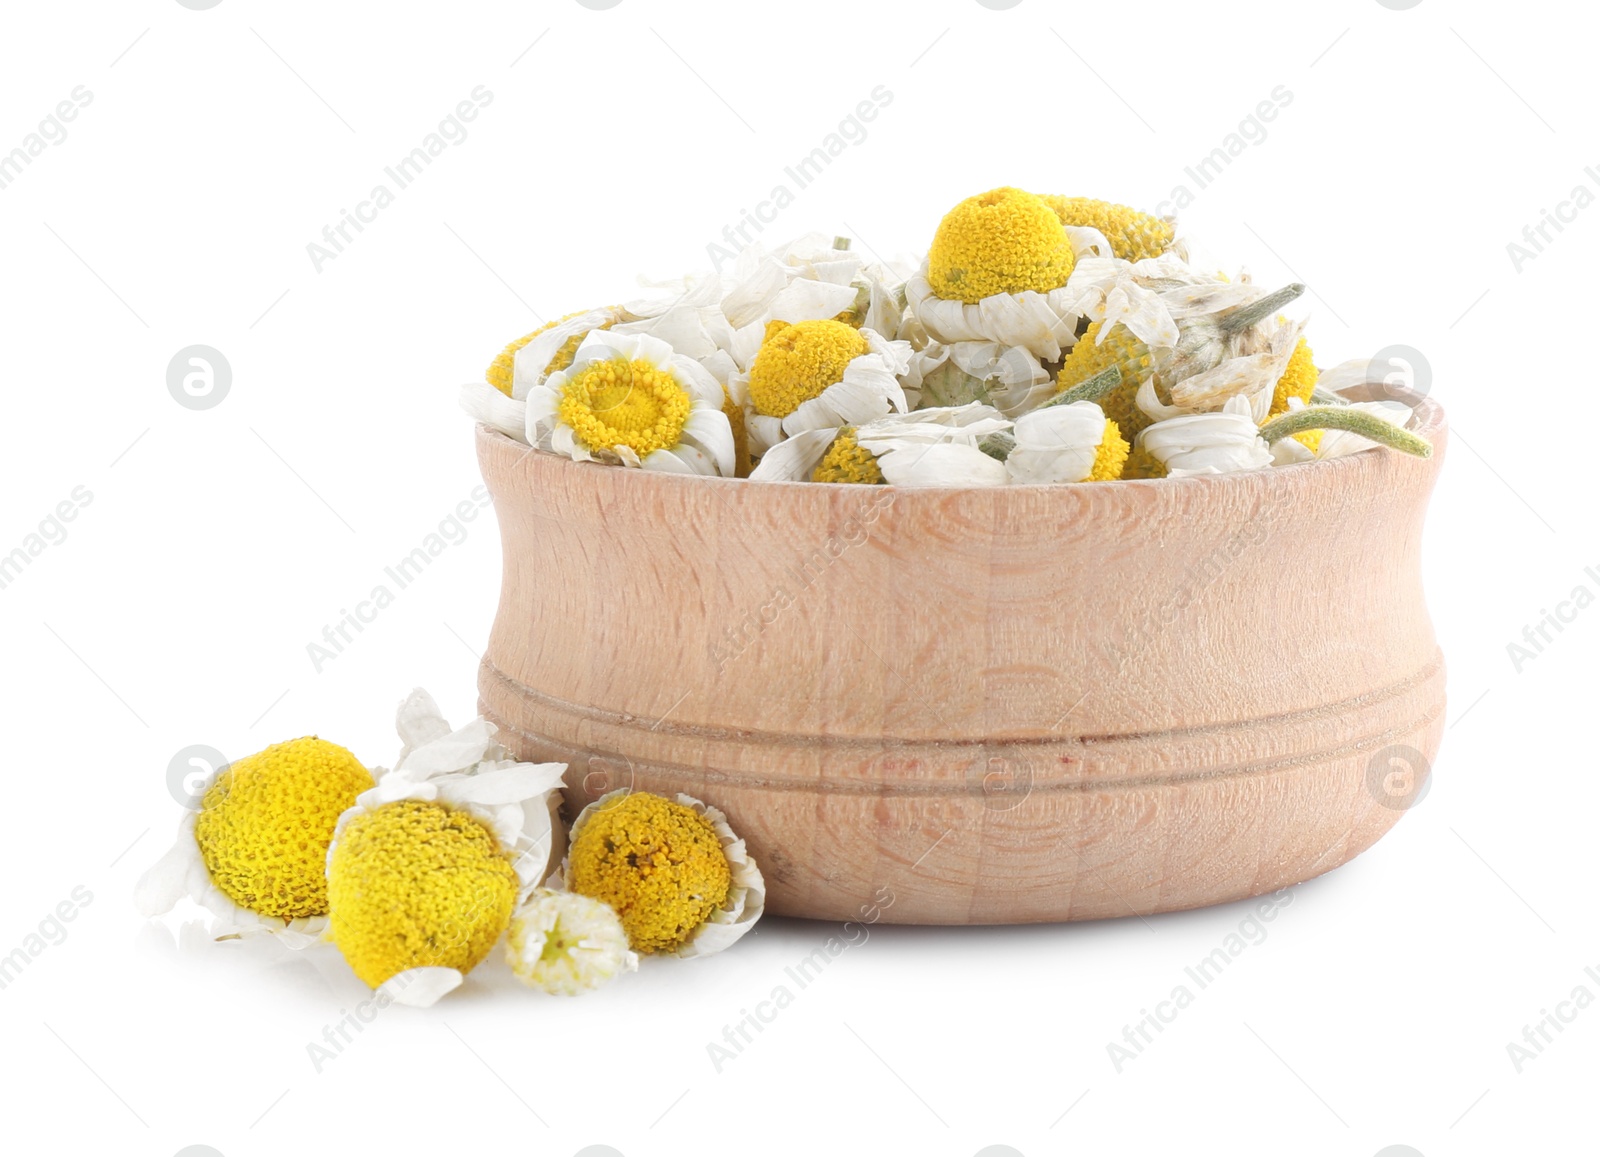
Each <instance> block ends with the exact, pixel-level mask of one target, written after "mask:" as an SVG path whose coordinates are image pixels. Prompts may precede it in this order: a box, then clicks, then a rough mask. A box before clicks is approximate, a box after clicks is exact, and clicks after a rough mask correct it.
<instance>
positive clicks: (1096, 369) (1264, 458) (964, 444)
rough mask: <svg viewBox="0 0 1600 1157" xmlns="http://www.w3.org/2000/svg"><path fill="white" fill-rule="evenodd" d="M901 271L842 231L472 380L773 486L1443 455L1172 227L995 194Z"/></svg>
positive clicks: (496, 402) (580, 428)
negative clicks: (1358, 396)
mask: <svg viewBox="0 0 1600 1157" xmlns="http://www.w3.org/2000/svg"><path fill="white" fill-rule="evenodd" d="M903 272H904V273H905V275H904V276H900V275H899V273H898V272H897V271H896V270H894V269H891V268H889V267H887V266H885V265H882V264H875V263H869V262H866V261H863V260H862V258H861V257H860V255H859V254H857V253H856V252H854V251H853V250H851V249H850V247H849V242H848V241H847V240H845V239H843V238H835V239H832V240H830V239H828V238H826V237H823V236H820V235H809V236H806V237H802V238H800V239H798V240H796V241H794V242H792V243H790V244H789V245H787V246H785V247H783V248H781V249H779V250H777V251H775V252H768V251H765V250H762V249H761V248H760V247H757V246H752V247H751V248H748V249H746V250H744V251H743V252H742V253H741V254H740V256H739V260H738V262H737V263H736V265H735V266H734V267H733V268H732V269H731V270H729V271H727V272H725V273H720V274H719V273H710V274H702V275H692V276H688V277H685V278H683V279H682V280H681V281H680V282H678V283H675V284H673V285H671V286H668V287H666V288H667V289H668V290H669V292H667V293H664V294H658V295H657V296H655V297H652V298H650V299H647V300H642V301H636V302H630V303H629V304H627V305H620V306H612V307H606V308H601V309H593V310H588V311H586V312H582V313H576V314H572V315H570V316H568V317H565V318H562V319H561V320H560V321H556V322H551V323H550V324H548V325H546V326H544V327H542V328H541V329H538V330H536V331H534V332H533V333H531V334H528V335H527V336H526V337H522V338H519V339H518V340H517V341H514V342H512V343H511V344H510V345H509V346H507V347H506V348H505V350H504V351H503V352H502V353H501V354H500V355H499V356H498V357H497V358H495V360H494V363H493V364H492V365H491V366H490V367H489V371H488V373H487V375H486V381H484V382H474V383H471V384H469V385H467V386H464V387H463V388H462V395H461V402H462V405H463V407H464V408H465V409H466V410H467V411H468V412H469V413H470V414H472V415H473V416H474V417H475V418H477V419H478V420H479V421H481V422H483V423H485V424H487V425H488V426H490V427H492V428H494V429H496V430H499V431H501V432H502V433H504V434H506V435H508V436H510V437H512V438H516V439H518V440H520V441H522V442H525V443H526V444H528V445H529V446H533V447H537V448H539V449H542V450H548V451H553V452H555V453H559V454H565V455H568V456H570V457H572V458H574V459H577V460H580V461H599V462H604V463H610V464H614V465H620V466H625V467H640V468H643V469H646V470H665V471H671V472H676V473H688V474H700V475H720V476H723V477H738V478H750V479H752V480H756V481H789V482H796V481H798V482H805V481H810V482H844V483H859V484H874V483H891V484H895V485H904V486H917V485H923V486H990V485H998V484H1003V483H1051V482H1105V481H1114V480H1117V479H1127V478H1161V477H1182V476H1185V475H1192V474H1220V473H1228V472H1232V471H1239V470H1255V469H1260V468H1264V467H1269V466H1282V465H1291V464H1295V463H1300V462H1306V461H1311V460H1314V459H1317V458H1327V457H1333V456H1337V455H1341V454H1348V453H1352V452H1354V451H1357V450H1364V449H1368V448H1370V447H1372V446H1373V445H1374V444H1375V443H1381V444H1383V445H1387V446H1390V447H1393V448H1394V449H1397V450H1401V451H1404V452H1406V453H1410V454H1415V455H1419V456H1424V457H1425V456H1427V455H1428V454H1429V453H1430V452H1431V447H1430V446H1429V445H1428V443H1427V441H1426V440H1425V439H1423V438H1421V437H1419V436H1418V435H1416V434H1414V433H1411V432H1410V431H1408V430H1407V429H1406V428H1405V427H1406V425H1407V424H1408V422H1409V421H1410V419H1411V409H1410V407H1407V406H1405V405H1404V404H1402V403H1400V402H1396V401H1375V402H1357V403H1350V402H1349V401H1347V399H1346V398H1345V397H1344V396H1343V395H1342V394H1341V393H1340V392H1339V391H1342V390H1345V389H1348V388H1349V387H1351V386H1355V385H1360V384H1363V383H1366V382H1369V381H1371V382H1374V383H1383V382H1386V380H1387V375H1388V373H1389V369H1388V367H1387V366H1376V365H1372V364H1370V363H1369V362H1367V361H1351V362H1345V363H1343V364H1341V365H1338V366H1335V367H1332V368H1330V369H1327V370H1323V371H1319V370H1318V369H1317V367H1316V365H1315V363H1314V362H1313V361H1312V354H1311V349H1310V347H1309V346H1308V345H1307V344H1306V340H1305V338H1304V337H1303V336H1302V330H1303V329H1304V325H1305V323H1304V321H1302V320H1293V319H1290V318H1287V317H1285V316H1284V315H1283V314H1282V313H1281V312H1280V311H1281V310H1282V309H1283V308H1284V307H1286V306H1288V305H1289V304H1290V303H1291V302H1292V301H1294V300H1295V299H1296V298H1297V297H1299V296H1300V294H1301V293H1302V292H1303V290H1304V287H1303V286H1301V285H1289V286H1284V287H1282V288H1276V289H1274V288H1271V287H1269V288H1265V289H1264V288H1263V287H1261V286H1259V285H1257V284H1255V283H1254V282H1252V281H1251V280H1250V278H1249V276H1248V275H1247V274H1244V273H1242V272H1241V273H1238V274H1236V275H1234V276H1232V277H1229V276H1226V275H1223V274H1221V273H1217V272H1212V271H1211V270H1210V269H1208V268H1206V267H1204V266H1203V265H1202V264H1201V263H1200V262H1198V261H1194V260H1191V257H1190V246H1189V244H1188V243H1187V242H1186V241H1185V240H1184V239H1183V238H1182V237H1181V236H1179V234H1178V233H1177V230H1176V227H1175V225H1174V224H1173V222H1171V221H1169V220H1162V219H1158V218H1155V217H1152V216H1149V215H1148V214H1145V213H1140V212H1138V211H1136V210H1134V209H1130V208H1127V207H1125V206H1122V205H1114V204H1111V203H1108V202H1105V201H1095V200H1090V199H1087V198H1081V197H1061V196H1051V195H1047V196H1038V195H1035V194H1033V193H1028V192H1024V191H1023V190H1021V189H1013V188H999V189H992V190H990V191H989V192H987V193H981V194H979V195H977V196H975V197H969V198H967V199H966V200H964V201H962V202H961V203H960V204H959V205H957V206H956V207H955V208H953V209H951V210H950V212H949V213H947V214H946V215H945V217H944V219H943V220H942V221H941V222H940V223H939V226H938V229H937V230H936V231H935V233H934V236H933V241H932V244H931V246H930V247H929V250H928V254H927V256H926V258H924V259H923V260H922V262H921V264H920V266H919V267H918V268H917V269H915V270H914V271H911V270H906V271H903Z"/></svg>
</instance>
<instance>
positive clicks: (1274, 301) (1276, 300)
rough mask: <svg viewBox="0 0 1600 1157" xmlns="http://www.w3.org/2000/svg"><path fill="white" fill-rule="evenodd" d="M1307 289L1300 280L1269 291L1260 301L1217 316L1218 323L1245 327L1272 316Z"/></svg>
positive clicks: (1229, 328)
mask: <svg viewBox="0 0 1600 1157" xmlns="http://www.w3.org/2000/svg"><path fill="white" fill-rule="evenodd" d="M1305 291H1306V287H1305V286H1303V285H1301V284H1300V283H1299V282H1298V281H1297V282H1295V283H1294V284H1292V285H1285V286H1284V287H1283V288H1282V289H1280V290H1278V292H1276V293H1269V294H1267V296H1265V297H1263V298H1262V299H1261V300H1260V301H1252V302H1251V303H1250V304H1249V305H1239V306H1235V307H1234V308H1233V309H1231V310H1229V311H1228V312H1226V313H1224V314H1223V315H1222V316H1221V317H1219V318H1217V324H1218V325H1219V326H1221V327H1222V328H1223V329H1225V330H1237V329H1244V328H1246V327H1247V326H1252V325H1255V323H1256V322H1258V321H1261V320H1262V319H1263V318H1267V317H1271V316H1272V315H1273V314H1275V313H1277V312H1278V311H1279V310H1280V309H1282V308H1283V307H1284V306H1286V305H1288V304H1289V303H1290V302H1291V301H1293V300H1294V299H1295V298H1297V297H1299V296H1300V295H1301V294H1302V293H1304V292H1305Z"/></svg>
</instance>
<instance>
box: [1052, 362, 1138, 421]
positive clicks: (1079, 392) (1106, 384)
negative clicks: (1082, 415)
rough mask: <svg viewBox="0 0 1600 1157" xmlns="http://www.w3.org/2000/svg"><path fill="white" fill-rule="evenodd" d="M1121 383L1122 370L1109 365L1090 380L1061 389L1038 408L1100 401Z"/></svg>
mask: <svg viewBox="0 0 1600 1157" xmlns="http://www.w3.org/2000/svg"><path fill="white" fill-rule="evenodd" d="M1121 384H1122V370H1121V369H1120V368H1119V367H1117V366H1107V367H1106V368H1105V369H1103V370H1101V371H1100V372H1099V373H1098V374H1096V375H1095V376H1094V377H1092V378H1090V379H1089V380H1088V381H1086V382H1079V383H1078V384H1077V385H1075V386H1073V387H1072V388H1071V389H1070V390H1063V391H1061V393H1059V394H1057V395H1056V396H1055V397H1053V398H1051V399H1050V400H1049V401H1048V402H1045V403H1043V404H1042V405H1040V406H1039V407H1038V408H1039V409H1041V410H1044V409H1048V408H1049V407H1051V406H1070V405H1071V404H1072V403H1073V402H1098V401H1099V400H1100V399H1101V398H1103V397H1105V396H1106V395H1107V394H1109V393H1110V392H1111V391H1112V390H1115V389H1116V388H1117V387H1118V386H1120V385H1121Z"/></svg>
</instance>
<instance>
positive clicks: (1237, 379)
mask: <svg viewBox="0 0 1600 1157" xmlns="http://www.w3.org/2000/svg"><path fill="white" fill-rule="evenodd" d="M1303 290H1304V287H1303V286H1300V285H1291V286H1287V287H1285V288H1284V289H1281V290H1279V291H1277V292H1276V293H1269V294H1266V295H1264V296H1263V295H1260V294H1257V296H1256V300H1254V301H1249V302H1247V303H1245V304H1231V305H1227V306H1224V307H1223V308H1221V309H1219V310H1217V311H1216V312H1194V311H1192V310H1190V309H1185V308H1179V309H1178V310H1177V316H1175V317H1173V319H1172V327H1171V333H1170V335H1169V336H1170V337H1171V340H1170V344H1155V345H1152V344H1151V341H1154V340H1156V339H1155V338H1150V339H1149V340H1147V339H1146V338H1142V337H1140V336H1139V335H1138V334H1137V333H1136V332H1135V331H1134V330H1133V329H1132V328H1130V327H1129V326H1128V325H1127V324H1125V323H1123V322H1118V323H1116V324H1112V323H1111V322H1110V320H1109V318H1103V319H1101V320H1099V321H1096V322H1093V323H1091V324H1090V326H1089V328H1088V330H1086V331H1085V333H1084V336H1083V338H1082V339H1081V340H1080V341H1079V342H1078V344H1077V345H1075V346H1074V347H1073V348H1072V352H1071V353H1069V354H1068V355H1067V357H1066V359H1065V360H1064V361H1063V362H1062V366H1061V371H1060V373H1059V375H1058V376H1057V385H1058V388H1061V389H1067V388H1070V387H1072V386H1074V385H1077V384H1078V383H1080V382H1083V381H1085V380H1087V379H1088V378H1090V377H1093V376H1094V375H1095V374H1097V373H1100V372H1102V371H1103V370H1105V369H1106V368H1108V367H1110V366H1116V367H1117V368H1119V369H1120V370H1121V371H1122V385H1121V387H1119V388H1118V389H1117V390H1116V391H1114V392H1112V393H1111V394H1108V395H1106V397H1105V398H1104V399H1102V401H1101V406H1102V408H1104V410H1105V412H1106V415H1107V416H1108V417H1109V418H1111V420H1112V421H1114V422H1116V423H1117V425H1118V427H1119V428H1120V429H1121V430H1122V431H1123V432H1124V434H1125V435H1134V434H1137V433H1138V432H1139V431H1140V430H1142V429H1144V427H1145V426H1147V425H1149V424H1150V422H1151V420H1152V419H1154V418H1166V417H1173V416H1176V414H1177V413H1180V412H1190V411H1194V410H1210V409H1215V408H1216V407H1217V406H1219V405H1220V404H1221V403H1222V402H1224V401H1226V400H1227V399H1228V398H1230V397H1233V396H1235V395H1236V394H1243V395H1246V396H1247V397H1255V396H1256V395H1262V398H1261V405H1262V415H1261V416H1263V417H1264V416H1265V413H1266V406H1267V404H1268V403H1269V402H1270V401H1271V397H1272V395H1271V387H1273V386H1274V385H1275V384H1276V382H1277V381H1278V380H1279V379H1280V378H1281V377H1282V376H1283V373H1284V372H1285V370H1286V368H1287V364H1288V361H1289V358H1290V355H1291V354H1292V353H1293V349H1294V342H1295V341H1296V340H1297V339H1298V337H1299V332H1300V331H1299V323H1297V322H1273V321H1270V320H1269V319H1270V318H1272V316H1273V315H1274V314H1276V313H1277V311H1278V310H1279V309H1280V308H1282V307H1283V306H1284V305H1285V304H1287V303H1288V302H1289V301H1292V300H1294V298H1296V297H1298V296H1299V295H1300V293H1301V292H1303ZM1234 296H1235V295H1233V294H1228V295H1227V297H1228V298H1234ZM1162 304H1163V306H1164V307H1165V305H1166V304H1167V303H1162ZM1108 326H1109V328H1107V327H1108ZM1163 340H1165V339H1163ZM1147 383H1148V384H1149V385H1150V387H1151V388H1150V389H1149V390H1148V391H1146V393H1147V395H1148V399H1147V400H1148V404H1145V403H1142V402H1141V401H1140V389H1141V387H1142V386H1145V385H1146V384H1147ZM1263 391H1265V393H1263Z"/></svg>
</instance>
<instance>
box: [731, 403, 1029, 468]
mask: <svg viewBox="0 0 1600 1157" xmlns="http://www.w3.org/2000/svg"><path fill="white" fill-rule="evenodd" d="M1010 428H1011V423H1010V422H1009V421H1008V420H1007V419H1006V418H1004V417H1003V416H1002V415H1001V414H1000V411H998V410H996V409H995V408H994V407H993V406H986V405H983V404H982V403H981V402H969V403H968V404H966V405H964V406H944V407H930V408H929V409H926V410H916V411H914V412H912V413H910V414H891V415H889V416H888V417H884V418H879V419H878V420H876V421H873V422H866V423H863V424H862V425H860V426H846V427H844V428H843V429H840V430H807V431H803V432H802V433H799V434H796V435H795V436H794V437H792V438H789V439H786V440H785V441H783V442H780V443H778V445H776V446H774V447H773V448H772V449H771V450H769V451H767V454H766V456H765V457H764V458H762V459H761V463H760V465H758V466H757V467H756V468H755V470H754V471H753V472H752V473H751V475H750V477H751V479H752V480H753V481H765V482H803V481H811V482H855V483H867V484H879V483H890V484H892V485H895V486H996V485H999V484H1000V483H1002V482H1004V481H1005V480H1006V475H1005V468H1004V466H1002V465H1001V464H1000V463H999V462H997V461H995V460H994V459H993V458H992V457H990V456H989V455H988V454H985V453H984V452H983V451H981V450H979V449H978V446H979V443H980V442H981V441H982V440H983V439H984V438H985V437H987V436H989V435H992V434H996V433H1000V432H1004V431H1006V430H1009V429H1010Z"/></svg>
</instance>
